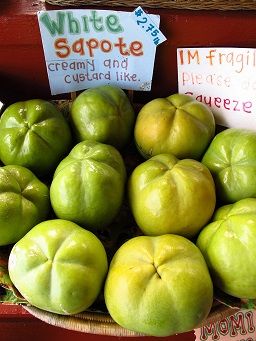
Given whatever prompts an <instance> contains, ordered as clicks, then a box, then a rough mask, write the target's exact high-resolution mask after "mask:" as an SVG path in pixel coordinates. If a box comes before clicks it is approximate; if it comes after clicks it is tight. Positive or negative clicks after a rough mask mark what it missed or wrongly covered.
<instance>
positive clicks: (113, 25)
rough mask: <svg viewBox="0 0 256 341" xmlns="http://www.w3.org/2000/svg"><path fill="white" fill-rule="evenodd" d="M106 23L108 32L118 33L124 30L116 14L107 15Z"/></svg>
mask: <svg viewBox="0 0 256 341" xmlns="http://www.w3.org/2000/svg"><path fill="white" fill-rule="evenodd" d="M106 25H107V29H108V31H110V32H113V33H120V32H123V31H124V29H123V27H122V26H121V25H120V23H119V18H118V16H117V15H114V14H110V15H108V16H107V18H106Z"/></svg>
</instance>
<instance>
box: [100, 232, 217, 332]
mask: <svg viewBox="0 0 256 341" xmlns="http://www.w3.org/2000/svg"><path fill="white" fill-rule="evenodd" d="M104 294H105V302H106V305H107V308H108V311H109V313H110V315H111V316H112V318H113V319H114V320H115V321H116V322H117V323H118V324H119V325H121V326H122V327H124V328H127V329H129V330H133V331H136V332H139V333H142V334H147V335H152V336H169V335H173V334H176V333H183V332H186V331H189V330H191V329H194V328H196V327H197V326H198V324H199V323H201V322H202V321H203V320H204V319H205V318H206V317H207V315H208V313H209V312H210V309H211V306H212V301H213V285H212V281H211V277H210V275H209V272H208V268H207V266H206V263H205V260H204V258H203V256H202V254H201V252H200V250H199V249H198V248H197V247H196V246H195V244H193V243H192V242H191V241H189V240H188V239H186V238H184V237H181V236H177V235H164V236H159V237H148V236H140V237H134V238H132V239H130V240H128V241H127V242H126V243H124V244H123V245H122V246H121V247H120V248H119V250H118V251H117V252H116V254H115V255H114V258H113V259H112V262H111V264H110V268H109V272H108V275H107V279H106V283H105V290H104Z"/></svg>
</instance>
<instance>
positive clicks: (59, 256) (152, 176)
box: [0, 86, 256, 336]
mask: <svg viewBox="0 0 256 341" xmlns="http://www.w3.org/2000/svg"><path fill="white" fill-rule="evenodd" d="M127 153H128V154H129V157H127ZM131 155H132V161H131V159H130V157H131ZM0 160H1V162H2V164H3V165H2V167H0V247H5V246H6V245H9V246H10V247H11V251H10V255H9V263H8V270H9V276H10V279H11V281H12V283H13V284H14V286H15V287H16V288H17V290H18V291H19V292H20V294H21V295H22V296H23V297H24V299H25V300H26V301H27V302H28V303H29V304H31V305H33V306H35V307H37V308H40V309H43V310H45V311H50V312H53V313H56V314H64V315H70V314H76V313H80V312H83V311H85V310H87V309H88V308H90V307H91V306H92V305H93V304H94V303H95V302H97V300H98V298H99V297H100V296H101V295H102V296H103V300H104V304H105V306H106V309H107V311H108V313H109V314H110V315H111V317H112V318H113V319H114V321H116V322H117V323H118V324H119V325H120V326H122V327H124V328H127V329H130V330H133V331H136V332H139V333H142V334H146V335H152V336H169V335H173V334H176V333H182V332H186V331H189V330H192V329H194V328H196V327H197V326H198V325H199V324H200V323H202V321H204V320H205V319H206V318H207V316H208V315H209V313H210V310H211V307H212V304H213V297H214V288H218V289H220V290H221V291H223V292H224V293H226V294H228V295H231V296H233V297H234V298H239V299H255V298H256V265H255V264H256V263H255V261H256V132H254V131H249V130H242V129H232V128H229V129H225V130H222V131H221V130H220V131H219V132H218V133H216V126H215V120H214V116H213V113H212V111H211V110H210V108H209V107H207V106H206V105H204V104H202V103H200V102H198V101H196V100H194V99H193V98H192V97H191V96H188V95H182V94H173V95H171V96H169V97H167V98H157V99H154V100H152V101H150V102H148V103H147V104H145V105H143V106H142V107H141V109H140V110H139V112H138V113H137V112H136V110H135V109H134V106H133V104H132V103H131V101H130V99H129V97H128V96H127V94H126V93H125V92H124V91H123V90H121V89H120V88H117V87H114V86H101V87H97V88H93V89H89V90H85V91H83V92H81V93H80V94H79V95H78V96H77V98H76V99H75V100H74V101H73V103H72V104H71V107H70V112H69V115H68V116H67V117H66V116H65V115H63V113H62V112H61V111H60V110H59V108H58V107H57V105H56V104H54V103H52V102H49V101H45V100H38V99H34V100H28V101H25V102H17V103H14V104H11V105H10V106H9V107H7V108H6V109H5V111H4V112H3V114H2V116H1V118H0ZM133 160H135V162H134V161H133ZM124 203H128V212H129V215H130V217H132V219H133V222H134V224H135V225H136V228H137V232H138V233H135V234H133V229H132V228H133V226H129V223H130V220H129V219H128V220H127V221H125V222H122V221H121V220H120V218H118V217H120V212H121V211H122V208H123V205H124ZM121 216H122V215H121ZM125 220H126V219H125ZM123 223H125V224H124V226H125V229H127V231H125V232H127V234H126V236H129V237H126V238H123V240H122V241H121V242H120V240H119V243H116V244H115V245H114V244H111V245H112V246H113V249H112V253H111V252H109V250H108V249H107V247H106V243H105V240H104V235H106V234H107V233H110V235H111V232H112V229H115V231H114V233H115V234H117V235H118V234H121V233H123V232H124V227H123V226H122V225H123ZM131 225H132V224H131ZM129 229H131V230H130V232H129V231H128V230H129Z"/></svg>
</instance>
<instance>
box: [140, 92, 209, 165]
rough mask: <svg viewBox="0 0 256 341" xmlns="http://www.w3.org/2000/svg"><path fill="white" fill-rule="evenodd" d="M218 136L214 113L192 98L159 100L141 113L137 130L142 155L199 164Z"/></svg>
mask: <svg viewBox="0 0 256 341" xmlns="http://www.w3.org/2000/svg"><path fill="white" fill-rule="evenodd" d="M214 134H215V120H214V116H213V113H212V111H211V110H210V109H209V108H208V107H207V106H206V105H204V104H203V103H201V102H198V101H196V100H195V99H193V98H192V97H191V96H189V95H182V94H173V95H171V96H169V97H167V98H156V99H154V100H152V101H150V102H148V103H147V104H145V105H144V106H143V107H142V109H141V110H140V112H139V114H138V116H137V119H136V122H135V128H134V137H135V142H136V146H137V148H138V151H139V152H140V153H141V154H142V155H143V156H144V157H145V158H147V159H148V158H150V157H152V156H154V155H157V154H164V153H171V154H174V155H175V156H176V157H177V158H180V159H184V158H192V159H196V160H199V159H200V158H201V156H202V154H203V153H204V152H205V150H206V148H207V146H208V145H209V143H210V141H211V139H212V138H213V137H214Z"/></svg>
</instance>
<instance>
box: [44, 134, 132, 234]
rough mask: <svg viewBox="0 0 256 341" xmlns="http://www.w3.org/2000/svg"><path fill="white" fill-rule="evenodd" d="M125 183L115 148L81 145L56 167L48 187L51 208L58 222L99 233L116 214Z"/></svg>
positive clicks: (93, 143) (123, 171) (91, 142)
mask: <svg viewBox="0 0 256 341" xmlns="http://www.w3.org/2000/svg"><path fill="white" fill-rule="evenodd" d="M125 181H126V169H125V165H124V161H123V159H122V156H121V154H120V153H119V152H118V151H117V149H116V148H115V147H113V146H110V145H106V144H103V143H99V142H94V141H88V140H87V141H83V142H80V143H78V144H77V145H76V146H75V147H74V148H73V149H72V150H71V152H70V154H69V155H68V156H67V157H66V158H65V159H63V160H62V161H61V163H60V164H59V166H58V167H57V169H56V171H55V174H54V178H53V181H52V184H51V187H50V197H51V204H52V207H53V209H54V211H55V213H56V215H57V216H58V217H59V218H62V219H67V220H71V221H74V222H75V223H77V224H79V225H81V226H83V227H86V228H88V229H92V230H94V229H101V228H104V227H106V226H108V225H109V224H110V223H111V222H112V221H113V219H114V218H115V216H116V215H117V213H118V212H119V209H120V207H121V204H122V202H123V197H124V189H125Z"/></svg>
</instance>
